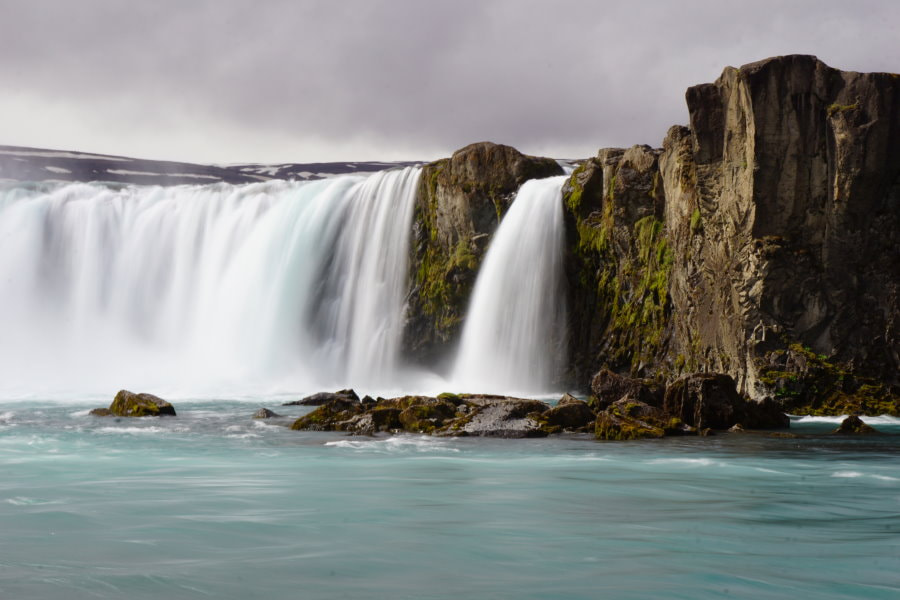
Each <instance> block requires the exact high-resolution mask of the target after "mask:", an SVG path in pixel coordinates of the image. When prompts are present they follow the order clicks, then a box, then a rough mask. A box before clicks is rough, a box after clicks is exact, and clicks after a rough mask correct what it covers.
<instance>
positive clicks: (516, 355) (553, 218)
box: [451, 176, 566, 394]
mask: <svg viewBox="0 0 900 600" xmlns="http://www.w3.org/2000/svg"><path fill="white" fill-rule="evenodd" d="M565 180H566V177H565V176H560V177H551V178H548V179H538V180H532V181H528V182H526V183H524V184H523V185H522V187H521V188H520V189H519V193H518V194H517V195H516V199H515V201H514V202H513V204H512V206H511V207H510V209H509V211H508V212H507V213H506V216H504V218H503V221H502V222H501V223H500V227H499V228H498V229H497V232H496V233H495V234H494V238H493V240H491V245H490V247H489V248H488V252H487V255H486V256H485V258H484V262H483V263H482V265H481V270H480V271H479V273H478V279H477V280H476V282H475V289H474V291H473V294H472V299H471V302H470V304H469V310H468V314H467V317H466V322H465V326H464V329H463V334H462V342H461V345H460V348H459V354H458V356H457V360H456V364H455V366H454V370H453V375H452V378H451V379H452V381H453V383H454V385H456V386H457V388H458V389H460V390H461V391H463V390H464V391H473V392H492V393H502V394H510V393H514V392H518V393H522V394H534V393H540V392H546V391H549V390H550V387H551V384H552V383H553V378H554V376H555V375H557V370H558V368H559V366H560V365H561V364H562V362H563V361H564V359H565V356H564V351H565V338H564V336H565V302H564V297H563V289H562V275H563V273H562V263H563V258H562V254H563V243H564V228H563V212H562V199H561V188H562V185H563V182H564V181H565Z"/></svg>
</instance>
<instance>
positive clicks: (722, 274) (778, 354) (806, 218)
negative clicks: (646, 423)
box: [660, 56, 900, 412]
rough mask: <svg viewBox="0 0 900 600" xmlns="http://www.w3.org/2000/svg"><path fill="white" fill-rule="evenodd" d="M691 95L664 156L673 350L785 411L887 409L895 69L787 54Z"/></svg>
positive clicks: (891, 359) (897, 215)
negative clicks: (686, 121) (855, 69)
mask: <svg viewBox="0 0 900 600" xmlns="http://www.w3.org/2000/svg"><path fill="white" fill-rule="evenodd" d="M687 101H688V108H689V112H690V116H691V127H690V129H688V128H683V127H673V128H672V129H671V130H670V131H669V133H668V135H667V137H666V139H665V142H664V151H663V154H662V156H661V157H660V167H661V174H662V179H663V185H664V188H665V193H666V200H667V201H666V205H665V219H664V220H665V223H666V228H667V233H668V236H669V240H670V246H671V251H672V253H673V266H672V272H671V282H670V285H671V287H670V294H671V299H672V314H673V318H672V327H673V336H672V342H671V346H670V355H673V354H674V355H675V356H676V360H678V361H679V363H680V364H685V365H687V366H688V368H689V369H701V370H711V371H719V372H725V373H728V374H730V375H732V376H733V377H734V378H735V379H736V380H737V381H738V383H739V386H740V388H741V389H742V390H744V391H746V392H747V393H749V394H750V395H752V396H754V397H757V398H761V397H763V396H766V395H773V394H774V395H775V396H776V397H777V398H778V399H779V400H781V401H782V402H783V403H784V404H785V405H786V406H787V407H788V408H790V409H794V408H804V409H807V408H813V409H816V410H818V409H822V410H844V409H847V408H852V407H858V409H859V410H863V411H866V412H869V411H877V410H883V409H884V408H885V407H886V406H893V410H892V412H896V402H895V400H896V387H895V388H894V390H895V392H894V393H893V394H892V393H891V387H890V386H892V385H894V386H896V384H897V383H898V373H900V329H898V328H900V302H898V297H900V238H898V231H900V192H898V189H900V77H897V76H895V75H889V74H879V73H871V74H860V73H847V72H841V71H837V70H835V69H831V68H829V67H827V66H826V65H824V64H823V63H822V62H820V61H818V60H817V59H815V58H814V57H810V56H786V57H778V58H773V59H769V60H765V61H761V62H758V63H753V64H750V65H746V66H744V67H741V68H740V69H734V68H728V69H726V70H725V71H724V73H723V74H722V76H721V77H720V78H719V79H718V80H717V81H716V82H715V83H714V84H705V85H700V86H696V87H693V88H691V89H689V90H688V93H687ZM826 396H827V399H826ZM891 398H893V399H894V400H893V401H892V400H891ZM891 402H893V404H891ZM825 405H828V406H830V407H831V409H827V408H822V407H823V406H825ZM876 405H878V408H876ZM840 406H843V407H844V408H841V409H838V407H840Z"/></svg>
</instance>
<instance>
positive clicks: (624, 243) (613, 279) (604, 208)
mask: <svg viewBox="0 0 900 600" xmlns="http://www.w3.org/2000/svg"><path fill="white" fill-rule="evenodd" d="M659 155H660V151H659V150H654V149H652V148H650V147H648V146H634V147H633V148H630V149H628V150H622V149H609V148H607V149H603V150H601V151H600V153H599V154H598V155H597V156H596V157H594V158H591V159H589V160H587V161H586V162H584V163H583V164H582V165H581V166H579V167H578V169H576V170H575V172H574V173H573V174H572V177H571V179H570V180H569V181H568V182H566V184H565V185H564V186H563V201H564V204H565V210H566V213H565V218H566V238H567V256H566V277H567V280H568V289H569V294H568V304H569V314H570V316H571V322H572V325H571V327H570V331H569V333H570V335H569V342H570V345H569V355H570V365H571V367H570V373H569V378H570V379H571V380H573V381H588V380H589V378H590V376H591V374H593V373H594V372H595V371H596V370H597V367H600V366H606V367H608V368H610V369H612V370H614V371H625V372H630V373H632V374H643V373H649V372H652V371H653V367H654V365H656V364H657V363H659V362H660V361H663V360H664V359H665V356H666V349H667V342H668V331H667V328H668V315H669V313H670V301H669V294H668V287H669V283H668V281H669V273H670V270H671V264H672V255H671V251H670V250H669V241H668V239H667V237H666V235H665V231H664V227H663V221H662V219H663V210H664V206H665V192H664V189H663V186H662V185H661V182H660V176H659Z"/></svg>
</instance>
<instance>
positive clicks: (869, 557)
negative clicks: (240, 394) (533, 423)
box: [0, 402, 900, 599]
mask: <svg viewBox="0 0 900 600" xmlns="http://www.w3.org/2000/svg"><path fill="white" fill-rule="evenodd" d="M92 406H93V405H92ZM270 407H271V408H274V409H276V410H279V411H283V412H284V413H285V414H286V415H288V416H291V417H296V416H298V415H299V414H301V413H302V412H305V411H306V409H302V408H299V407H284V408H280V407H277V406H274V405H271V404H270ZM87 408H89V406H88V405H86V404H85V405H77V406H73V405H62V404H58V403H45V404H42V403H40V402H29V403H23V402H20V403H5V404H0V465H2V474H3V477H2V478H0V531H2V542H0V598H41V599H55V598H60V599H63V598H65V599H73V598H207V597H217V598H392V599H396V598H411V599H430V598H435V599H436V598H459V597H467V598H478V599H482V598H511V597H515V598H660V597H666V598H691V599H695V598H722V597H734V598H754V599H755V598H891V599H894V598H898V597H900V462H898V457H900V425H898V422H897V421H896V420H893V419H888V418H882V419H880V420H878V419H876V420H875V421H874V422H873V424H874V425H875V426H876V427H878V428H879V429H881V430H883V431H885V432H888V433H890V434H892V435H884V436H879V437H870V438H850V439H848V438H838V437H829V436H827V435H825V432H827V431H828V430H829V429H831V428H833V427H835V423H836V422H837V420H836V419H831V420H817V419H804V420H799V421H795V423H794V429H793V431H794V432H795V433H800V434H804V435H803V436H802V437H800V438H796V439H772V438H768V437H765V436H762V435H755V434H746V435H720V436H717V437H714V438H706V439H696V438H695V439H688V438H682V439H667V440H659V441H653V442H635V443H612V442H608V443H601V442H595V441H593V440H590V439H588V438H578V437H570V438H551V439H545V440H481V439H432V438H427V437H418V436H397V437H384V438H362V437H345V436H343V435H340V434H327V433H308V432H307V433H301V432H293V431H290V430H288V429H286V428H285V427H283V425H285V424H288V423H290V419H284V420H281V421H274V422H273V421H269V422H265V423H264V422H259V421H252V420H251V419H250V418H249V417H250V415H251V414H252V413H253V412H254V410H255V408H256V405H254V404H252V403H248V402H216V403H212V402H194V403H184V402H182V403H178V404H177V408H178V410H179V416H178V417H176V418H173V419H140V420H125V419H122V420H116V419H99V418H94V417H90V416H88V415H87V412H86V409H87Z"/></svg>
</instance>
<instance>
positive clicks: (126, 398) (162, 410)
mask: <svg viewBox="0 0 900 600" xmlns="http://www.w3.org/2000/svg"><path fill="white" fill-rule="evenodd" d="M90 414H92V415H94V416H96V417H112V416H115V417H166V416H168V417H174V416H176V415H175V407H174V406H172V405H171V404H169V403H168V402H167V401H165V400H163V399H162V398H159V397H157V396H154V395H153V394H144V393H141V394H135V393H133V392H129V391H128V390H120V391H119V393H117V394H116V397H115V398H114V399H113V401H112V404H110V405H109V408H95V409H94V410H92V411H91V413H90Z"/></svg>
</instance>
